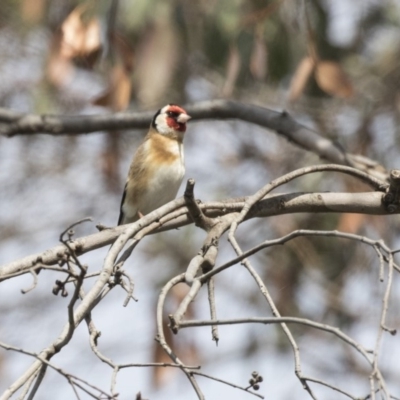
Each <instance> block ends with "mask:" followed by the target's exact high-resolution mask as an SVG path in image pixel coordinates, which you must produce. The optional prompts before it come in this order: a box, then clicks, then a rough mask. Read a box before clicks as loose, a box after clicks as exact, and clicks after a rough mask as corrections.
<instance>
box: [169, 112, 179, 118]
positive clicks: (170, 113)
mask: <svg viewBox="0 0 400 400" xmlns="http://www.w3.org/2000/svg"><path fill="white" fill-rule="evenodd" d="M167 115H168V117H171V118H177V117H178V115H179V113H177V112H174V111H167Z"/></svg>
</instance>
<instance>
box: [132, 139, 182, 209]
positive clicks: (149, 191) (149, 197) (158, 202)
mask: <svg viewBox="0 0 400 400" xmlns="http://www.w3.org/2000/svg"><path fill="white" fill-rule="evenodd" d="M147 150H148V151H149V152H148V155H147V157H148V161H149V163H148V164H147V165H151V166H152V167H151V168H149V171H148V172H149V173H148V178H149V179H148V185H147V187H146V190H145V191H144V192H145V193H143V194H144V196H143V197H142V201H141V203H142V204H140V205H139V210H140V211H141V212H142V213H143V214H148V213H149V212H151V211H153V210H155V209H156V208H158V207H161V206H162V205H164V204H166V203H168V202H169V201H171V200H173V199H175V197H176V195H177V193H178V190H179V187H180V185H181V183H182V179H183V176H184V175H185V164H184V156H183V146H182V143H179V142H177V141H176V140H170V139H166V138H158V140H157V141H150V143H149V144H148V149H147Z"/></svg>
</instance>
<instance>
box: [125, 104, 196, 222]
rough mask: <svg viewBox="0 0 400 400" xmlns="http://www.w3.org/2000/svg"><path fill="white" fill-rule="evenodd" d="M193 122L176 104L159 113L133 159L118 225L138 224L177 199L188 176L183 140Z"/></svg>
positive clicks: (163, 108)
mask: <svg viewBox="0 0 400 400" xmlns="http://www.w3.org/2000/svg"><path fill="white" fill-rule="evenodd" d="M190 118H191V117H190V115H188V113H187V112H186V111H185V110H184V109H183V108H182V107H180V106H178V105H176V104H167V105H166V106H164V107H162V108H161V109H160V110H158V111H157V112H156V114H155V115H154V117H153V119H152V122H151V124H150V128H149V131H148V133H147V135H146V136H145V138H144V140H143V142H142V143H141V145H140V146H139V147H138V149H137V151H136V153H135V154H134V156H133V159H132V163H131V165H130V168H129V173H128V177H127V180H126V184H125V188H124V192H123V195H122V200H121V207H120V214H119V218H118V225H124V224H128V223H131V222H135V221H137V220H138V219H139V218H141V217H142V216H143V215H146V214H148V213H150V212H152V211H154V210H155V209H157V208H159V207H161V206H162V205H164V204H166V203H168V202H169V201H171V200H173V199H174V198H175V197H176V195H177V193H178V190H179V187H180V185H181V183H182V179H183V176H184V175H185V161H184V154H183V138H184V136H185V132H186V123H187V122H188V121H189V119H190Z"/></svg>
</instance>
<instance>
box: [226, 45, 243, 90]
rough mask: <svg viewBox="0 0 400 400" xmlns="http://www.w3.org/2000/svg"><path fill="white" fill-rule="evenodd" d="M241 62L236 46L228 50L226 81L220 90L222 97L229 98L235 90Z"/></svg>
mask: <svg viewBox="0 0 400 400" xmlns="http://www.w3.org/2000/svg"><path fill="white" fill-rule="evenodd" d="M241 64H242V60H241V57H240V53H239V50H238V48H237V46H236V45H232V46H231V47H230V50H229V57H228V63H227V66H226V79H225V83H224V86H223V88H222V95H223V96H224V97H230V96H231V94H232V92H233V89H234V88H235V84H236V80H237V78H238V76H239V72H240V67H241Z"/></svg>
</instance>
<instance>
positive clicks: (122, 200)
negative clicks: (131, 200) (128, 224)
mask: <svg viewBox="0 0 400 400" xmlns="http://www.w3.org/2000/svg"><path fill="white" fill-rule="evenodd" d="M127 186H128V182H127V183H126V184H125V187H124V193H123V194H122V199H121V206H120V208H119V218H118V225H121V223H122V220H123V219H124V210H123V209H122V206H123V204H124V201H125V197H126V190H127Z"/></svg>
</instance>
